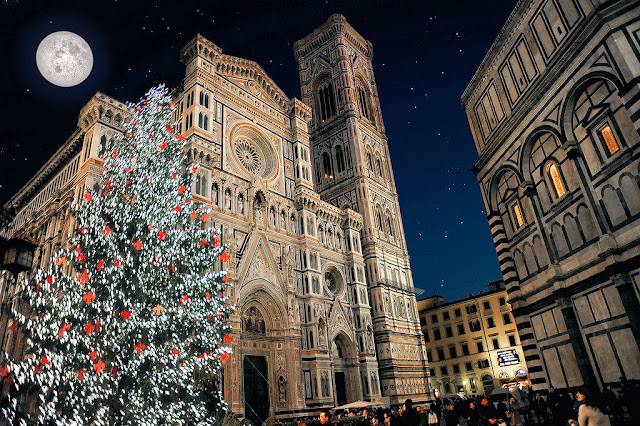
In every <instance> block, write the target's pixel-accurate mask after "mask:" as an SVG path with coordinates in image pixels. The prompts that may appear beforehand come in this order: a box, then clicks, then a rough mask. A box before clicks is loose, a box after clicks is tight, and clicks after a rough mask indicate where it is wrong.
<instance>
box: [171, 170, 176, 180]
mask: <svg viewBox="0 0 640 426" xmlns="http://www.w3.org/2000/svg"><path fill="white" fill-rule="evenodd" d="M171 179H174V180H175V179H176V172H171Z"/></svg>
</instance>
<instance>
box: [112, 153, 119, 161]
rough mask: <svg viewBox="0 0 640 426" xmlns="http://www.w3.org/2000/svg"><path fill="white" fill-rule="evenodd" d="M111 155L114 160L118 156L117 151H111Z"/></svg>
mask: <svg viewBox="0 0 640 426" xmlns="http://www.w3.org/2000/svg"><path fill="white" fill-rule="evenodd" d="M111 156H112V157H113V159H114V160H115V159H116V158H118V153H117V152H116V151H113V152H112V153H111Z"/></svg>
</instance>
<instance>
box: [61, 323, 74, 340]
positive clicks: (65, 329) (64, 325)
mask: <svg viewBox="0 0 640 426" xmlns="http://www.w3.org/2000/svg"><path fill="white" fill-rule="evenodd" d="M70 329H71V326H70V325H69V324H67V323H66V322H65V323H63V324H62V327H60V330H58V336H59V337H60V340H62V337H63V336H64V333H66V332H67V331H69V330H70Z"/></svg>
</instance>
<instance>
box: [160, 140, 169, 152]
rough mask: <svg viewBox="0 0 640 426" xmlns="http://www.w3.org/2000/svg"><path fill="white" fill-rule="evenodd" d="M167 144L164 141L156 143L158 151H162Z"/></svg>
mask: <svg viewBox="0 0 640 426" xmlns="http://www.w3.org/2000/svg"><path fill="white" fill-rule="evenodd" d="M168 146H169V145H167V143H166V142H162V143H161V144H160V145H158V152H162V151H164V150H165V149H166V148H167V147H168Z"/></svg>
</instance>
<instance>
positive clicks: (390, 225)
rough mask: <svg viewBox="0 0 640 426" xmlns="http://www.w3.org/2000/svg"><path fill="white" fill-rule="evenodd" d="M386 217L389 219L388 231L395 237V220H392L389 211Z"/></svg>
mask: <svg viewBox="0 0 640 426" xmlns="http://www.w3.org/2000/svg"><path fill="white" fill-rule="evenodd" d="M386 219H387V231H389V235H391V236H392V237H395V236H396V233H395V232H394V229H393V221H392V220H391V216H389V214H388V213H387V215H386Z"/></svg>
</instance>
